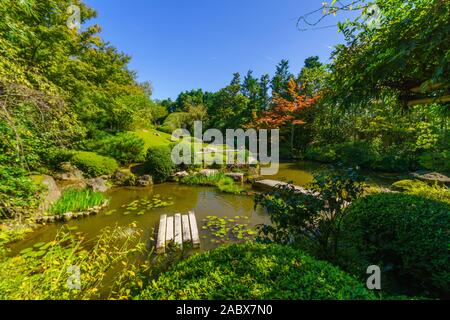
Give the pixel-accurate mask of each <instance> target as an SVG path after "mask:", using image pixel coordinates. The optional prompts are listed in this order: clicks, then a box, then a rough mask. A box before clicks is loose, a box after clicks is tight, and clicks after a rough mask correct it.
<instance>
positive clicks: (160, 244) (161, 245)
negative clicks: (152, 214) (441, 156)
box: [156, 214, 167, 253]
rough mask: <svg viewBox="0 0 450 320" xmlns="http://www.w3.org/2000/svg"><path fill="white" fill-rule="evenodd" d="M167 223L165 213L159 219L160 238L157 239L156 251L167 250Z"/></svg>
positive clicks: (162, 251)
mask: <svg viewBox="0 0 450 320" xmlns="http://www.w3.org/2000/svg"><path fill="white" fill-rule="evenodd" d="M166 224H167V215H165V214H163V215H162V216H161V218H160V219H159V230H158V238H157V240H156V253H164V252H166Z"/></svg>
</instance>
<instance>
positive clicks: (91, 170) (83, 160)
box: [70, 151, 119, 177]
mask: <svg viewBox="0 0 450 320" xmlns="http://www.w3.org/2000/svg"><path fill="white" fill-rule="evenodd" d="M70 162H71V163H72V164H73V165H75V166H76V167H77V168H78V169H80V170H81V171H83V172H84V173H85V174H86V175H88V176H89V177H99V176H103V175H111V174H113V173H114V172H115V171H116V170H117V169H118V168H119V166H118V164H117V162H116V160H114V159H112V158H108V157H104V156H100V155H98V154H96V153H94V152H86V151H78V152H76V153H75V154H74V156H73V157H72V159H71V160H70Z"/></svg>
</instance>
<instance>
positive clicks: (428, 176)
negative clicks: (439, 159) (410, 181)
mask: <svg viewBox="0 0 450 320" xmlns="http://www.w3.org/2000/svg"><path fill="white" fill-rule="evenodd" d="M411 175H412V176H413V177H415V178H416V179H419V180H421V181H424V182H427V183H432V184H434V183H438V184H440V185H450V178H449V177H447V176H445V175H443V174H441V173H438V172H425V171H419V172H414V173H412V174H411Z"/></svg>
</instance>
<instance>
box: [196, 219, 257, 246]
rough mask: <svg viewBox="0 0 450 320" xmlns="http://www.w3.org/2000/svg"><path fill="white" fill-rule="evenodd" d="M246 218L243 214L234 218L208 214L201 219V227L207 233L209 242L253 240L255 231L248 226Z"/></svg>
mask: <svg viewBox="0 0 450 320" xmlns="http://www.w3.org/2000/svg"><path fill="white" fill-rule="evenodd" d="M248 219H249V218H247V217H245V216H236V217H234V218H229V217H227V216H225V217H223V218H221V217H217V216H208V217H206V218H205V219H204V220H203V222H204V226H203V227H202V229H203V230H204V231H205V232H207V233H208V235H209V236H210V238H211V242H212V243H215V244H219V243H228V242H246V241H249V240H253V239H254V238H255V236H256V231H254V230H252V229H251V228H250V227H249V224H248ZM205 237H206V236H205Z"/></svg>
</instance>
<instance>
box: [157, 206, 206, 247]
mask: <svg viewBox="0 0 450 320" xmlns="http://www.w3.org/2000/svg"><path fill="white" fill-rule="evenodd" d="M170 242H173V243H174V244H175V245H176V246H177V247H179V248H183V244H184V243H191V244H192V246H193V247H194V248H198V247H200V237H199V233H198V226H197V219H196V218H195V214H194V212H193V211H190V212H189V214H184V215H182V214H181V213H177V214H175V215H173V216H167V215H166V214H163V215H162V216H161V218H160V220H159V230H158V238H157V240H156V252H157V253H164V252H165V251H166V246H167V244H168V243H170Z"/></svg>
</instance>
